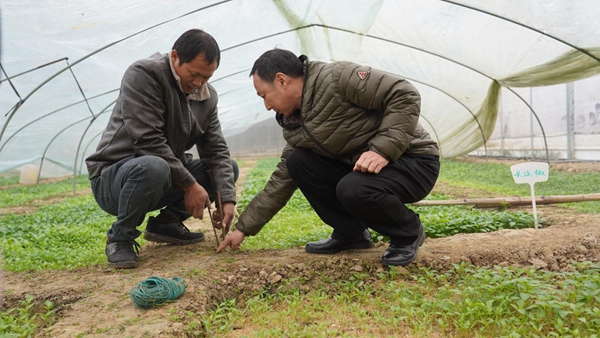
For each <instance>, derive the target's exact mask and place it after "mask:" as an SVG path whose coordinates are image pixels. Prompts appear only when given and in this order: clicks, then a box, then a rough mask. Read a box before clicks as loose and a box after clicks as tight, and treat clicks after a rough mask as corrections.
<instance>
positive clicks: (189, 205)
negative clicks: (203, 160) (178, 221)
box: [183, 182, 210, 219]
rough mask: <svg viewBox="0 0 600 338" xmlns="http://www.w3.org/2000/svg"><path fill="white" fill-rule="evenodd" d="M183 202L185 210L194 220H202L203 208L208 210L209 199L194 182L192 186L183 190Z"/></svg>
mask: <svg viewBox="0 0 600 338" xmlns="http://www.w3.org/2000/svg"><path fill="white" fill-rule="evenodd" d="M183 190H184V194H183V200H184V204H185V209H186V210H187V211H188V212H189V213H190V214H191V215H192V216H193V217H195V218H199V219H202V216H203V215H204V208H210V198H209V197H208V193H207V192H206V190H205V189H204V188H203V187H202V186H201V185H200V184H198V182H194V184H192V185H190V186H188V187H186V188H184V189H183Z"/></svg>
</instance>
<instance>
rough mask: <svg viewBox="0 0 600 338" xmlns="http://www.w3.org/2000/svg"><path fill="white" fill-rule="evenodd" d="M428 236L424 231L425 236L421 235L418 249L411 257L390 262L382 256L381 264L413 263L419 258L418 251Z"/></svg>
mask: <svg viewBox="0 0 600 338" xmlns="http://www.w3.org/2000/svg"><path fill="white" fill-rule="evenodd" d="M426 237H427V236H426V235H425V232H423V237H421V242H420V243H419V246H418V247H417V250H415V254H414V256H412V257H411V258H410V259H407V260H405V261H401V262H388V261H386V260H385V259H384V258H381V264H382V265H385V266H407V265H408V264H410V263H412V262H413V261H414V260H415V259H416V258H417V253H419V248H420V247H421V245H423V243H424V242H425V238H426Z"/></svg>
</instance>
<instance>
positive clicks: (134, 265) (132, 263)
mask: <svg viewBox="0 0 600 338" xmlns="http://www.w3.org/2000/svg"><path fill="white" fill-rule="evenodd" d="M108 266H110V267H111V268H115V269H135V268H137V267H138V262H136V261H127V262H119V263H112V262H108Z"/></svg>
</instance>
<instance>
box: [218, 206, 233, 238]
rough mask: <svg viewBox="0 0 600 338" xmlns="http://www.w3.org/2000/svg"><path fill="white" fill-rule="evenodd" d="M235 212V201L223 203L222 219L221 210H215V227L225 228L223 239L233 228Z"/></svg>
mask: <svg viewBox="0 0 600 338" xmlns="http://www.w3.org/2000/svg"><path fill="white" fill-rule="evenodd" d="M234 212H235V205H234V204H233V202H225V203H223V219H222V220H221V212H220V210H219V209H218V208H217V209H216V210H215V211H214V212H213V220H214V221H215V228H217V229H223V231H222V232H221V239H223V238H225V236H227V234H229V229H230V228H231V222H232V221H233V214H234Z"/></svg>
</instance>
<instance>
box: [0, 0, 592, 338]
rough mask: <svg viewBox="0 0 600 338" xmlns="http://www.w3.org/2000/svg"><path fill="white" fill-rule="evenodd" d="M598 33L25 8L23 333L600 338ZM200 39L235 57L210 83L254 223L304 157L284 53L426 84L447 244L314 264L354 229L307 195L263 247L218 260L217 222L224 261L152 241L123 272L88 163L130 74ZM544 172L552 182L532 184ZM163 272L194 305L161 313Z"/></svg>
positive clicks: (248, 243)
mask: <svg viewBox="0 0 600 338" xmlns="http://www.w3.org/2000/svg"><path fill="white" fill-rule="evenodd" d="M598 17H600V6H598V5H597V3H596V1H593V0H574V1H569V2H566V1H561V0H543V1H542V0H533V1H528V2H522V1H517V0H509V1H487V2H481V1H475V0H456V1H450V0H406V1H392V0H374V1H359V0H348V1H341V0H340V1H337V0H336V1H334V0H310V1H309V0H306V1H293V0H273V1H259V0H221V1H217V0H178V1H164V0H150V1H145V2H139V1H134V0H120V1H112V0H111V1H87V2H81V1H75V0H67V1H58V0H47V1H42V2H38V1H34V0H5V1H3V2H2V3H1V4H0V65H1V66H2V67H1V69H0V71H1V73H0V112H1V114H0V128H1V130H0V268H1V269H0V337H598V332H600V243H599V242H598V241H599V240H600V45H599V41H600V20H598ZM25 27H26V29H25ZM189 28H201V29H203V30H205V31H206V32H208V33H210V34H212V35H213V36H214V37H215V39H216V40H217V41H218V43H219V46H220V49H221V57H222V59H221V62H220V65H219V68H218V69H217V70H216V71H215V74H214V76H213V77H212V78H211V79H210V80H209V83H210V84H211V85H212V86H213V87H214V88H215V90H216V92H217V93H218V98H219V103H218V112H219V121H220V127H221V129H222V132H223V135H224V137H225V140H226V142H227V145H228V147H229V152H230V156H231V158H232V159H234V160H235V161H236V162H237V164H238V166H239V169H240V176H239V179H238V181H237V182H236V187H235V188H236V198H237V204H236V216H235V217H234V224H235V222H236V220H237V218H238V217H239V215H240V213H242V212H243V211H244V209H245V208H246V207H247V206H248V203H249V201H250V200H251V199H252V198H253V197H254V196H256V195H257V194H258V193H259V192H260V191H261V189H262V188H263V187H264V186H265V185H266V184H267V182H268V181H269V178H270V175H271V173H272V172H273V171H274V170H275V167H276V165H277V163H278V162H279V157H280V155H281V152H282V149H283V148H284V147H285V146H286V140H285V139H284V137H283V135H282V128H281V126H280V125H279V124H278V123H277V121H276V120H275V118H274V115H275V113H274V112H273V111H267V110H266V109H265V105H264V104H263V102H262V100H261V98H260V97H258V96H257V95H256V94H257V93H256V90H255V88H254V87H253V82H252V79H251V78H250V77H249V72H250V69H251V68H252V65H253V63H254V61H255V60H256V58H257V57H259V56H260V55H261V54H262V53H263V52H265V51H267V50H270V49H273V48H284V49H289V50H291V51H293V52H294V53H296V54H298V55H299V54H305V55H307V56H308V57H309V59H310V60H314V61H323V62H335V61H351V62H355V63H358V64H362V65H368V66H369V67H372V68H374V69H380V70H383V71H385V72H387V73H389V74H391V75H394V76H399V77H402V78H403V79H406V80H407V81H410V82H411V83H412V84H413V85H414V86H415V88H416V89H417V90H418V92H419V93H420V95H421V107H420V108H421V111H420V118H419V123H420V124H421V125H422V126H423V127H424V129H426V130H427V132H428V133H429V134H430V136H431V138H432V139H434V140H435V141H436V142H437V143H438V145H439V148H440V161H441V169H440V175H439V177H438V180H437V182H436V183H435V187H434V188H433V190H432V191H431V193H430V194H429V195H428V196H427V197H426V198H425V199H424V200H422V201H420V202H417V203H412V204H407V206H408V207H409V208H410V209H412V210H414V211H415V212H416V213H418V214H419V217H420V219H421V221H422V223H423V227H424V229H425V233H426V237H427V238H426V239H425V241H424V243H423V245H422V246H421V247H420V249H419V251H418V255H417V257H416V259H415V260H414V261H413V262H412V263H411V264H409V265H408V266H406V267H393V266H385V265H382V264H381V262H380V259H381V257H382V253H383V252H384V250H386V248H387V247H388V245H389V239H387V238H385V237H383V236H381V235H380V234H378V233H376V232H375V231H371V232H370V233H371V236H372V239H373V241H374V242H375V246H374V247H373V248H371V249H363V250H348V251H343V252H341V253H337V254H333V255H314V254H310V253H307V252H306V251H305V245H306V243H307V242H310V241H316V240H320V239H323V238H327V237H328V236H329V235H330V234H331V228H330V227H329V226H328V225H327V224H325V223H324V222H323V221H322V220H321V219H320V218H319V217H318V216H317V214H316V213H315V211H314V210H313V208H312V207H311V205H310V204H309V203H308V202H307V200H306V198H305V197H304V196H303V194H302V193H301V192H300V191H299V190H297V191H296V192H295V194H294V195H293V197H292V198H291V199H290V202H289V203H287V205H286V206H285V207H284V208H283V209H282V210H281V211H280V212H279V213H278V214H277V215H276V216H275V217H273V219H271V220H270V221H269V222H268V223H267V224H266V225H265V227H264V229H263V230H262V231H261V232H260V233H259V234H257V235H256V236H249V237H248V238H247V239H246V240H245V241H244V246H243V247H242V248H241V250H239V251H233V250H229V249H227V250H225V251H224V252H222V253H219V254H216V253H215V251H216V247H217V246H218V244H219V243H220V241H222V239H221V238H218V236H219V234H218V231H219V230H215V229H214V228H213V226H212V223H211V220H210V216H211V215H210V214H209V212H208V211H207V210H205V213H204V215H203V217H202V218H201V219H200V218H190V219H188V220H186V221H185V222H184V224H185V226H186V227H188V228H189V229H190V230H191V231H199V232H203V233H204V234H205V240H204V241H202V242H200V243H196V244H192V245H186V246H179V245H169V244H157V243H152V242H149V241H146V240H144V239H142V237H140V238H139V242H140V244H141V249H140V252H139V255H140V262H139V263H140V264H139V267H138V268H136V269H130V270H117V269H113V268H112V267H110V266H109V265H108V264H107V261H106V255H105V252H104V249H105V245H106V240H107V238H106V231H107V230H108V228H109V227H110V225H111V224H112V223H113V222H114V217H113V216H111V215H108V214H107V213H106V212H104V211H103V210H101V209H100V207H99V206H98V205H97V203H96V201H95V200H94V196H93V194H92V191H91V188H90V183H89V180H88V173H87V169H86V165H85V159H86V158H87V157H88V156H89V155H90V154H92V153H93V152H94V151H95V150H96V146H97V144H98V142H99V141H100V138H101V136H102V134H103V132H104V130H105V128H106V125H107V123H108V121H109V118H110V115H111V112H112V111H113V108H114V107H115V102H117V98H118V96H119V88H120V83H121V79H122V76H123V73H124V72H125V70H126V69H127V67H128V66H129V65H130V64H131V63H132V62H134V61H136V60H139V59H142V58H146V57H148V56H149V55H151V54H153V53H154V52H157V51H159V52H161V53H167V52H168V51H169V50H170V48H171V45H172V43H173V41H174V40H175V39H176V38H177V37H178V36H179V35H180V34H181V33H183V32H184V31H186V30H187V29H189ZM341 132H343V131H341ZM189 153H191V154H192V155H193V156H194V157H195V158H198V157H199V156H198V151H197V150H196V148H195V147H194V148H191V149H189ZM523 164H529V165H532V166H535V167H536V168H538V167H540V168H547V169H546V170H547V171H546V172H544V175H543V176H544V179H543V180H542V179H540V180H538V181H535V182H531V181H527V182H523V180H517V178H518V175H516V174H515V171H514V170H516V169H515V168H516V167H514V166H515V165H523ZM546 166H547V167H546ZM525 183H529V184H525ZM534 202H535V203H534ZM215 207H216V205H215V204H214V203H213V204H212V206H211V208H213V209H214V208H215ZM156 214H157V212H156V211H154V212H151V213H149V214H148V215H147V217H146V219H145V220H144V222H143V224H142V225H141V226H140V227H139V230H141V231H144V230H145V225H146V222H147V220H148V216H155V215H156ZM154 276H157V277H163V278H174V277H181V278H182V279H183V281H184V283H185V288H184V291H183V293H182V294H181V295H179V296H178V297H176V299H174V300H172V301H169V302H166V303H164V304H160V305H157V306H153V307H151V308H147V309H145V308H139V307H138V306H137V305H136V303H135V299H134V296H133V294H132V291H133V290H134V288H135V287H136V286H138V285H139V284H140V283H141V282H142V281H145V280H147V279H149V278H150V277H154Z"/></svg>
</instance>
